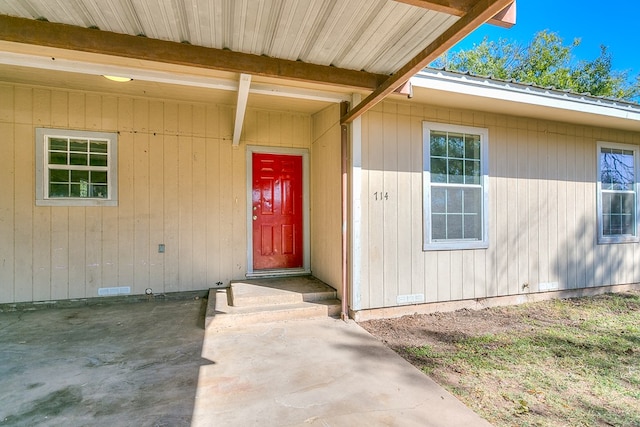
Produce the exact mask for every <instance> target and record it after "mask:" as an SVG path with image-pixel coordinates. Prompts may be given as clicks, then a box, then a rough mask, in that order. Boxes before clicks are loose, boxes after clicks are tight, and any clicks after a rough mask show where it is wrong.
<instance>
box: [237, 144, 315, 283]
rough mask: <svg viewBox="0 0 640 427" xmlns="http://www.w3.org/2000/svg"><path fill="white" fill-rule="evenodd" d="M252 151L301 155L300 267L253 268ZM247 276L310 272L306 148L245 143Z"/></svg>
mask: <svg viewBox="0 0 640 427" xmlns="http://www.w3.org/2000/svg"><path fill="white" fill-rule="evenodd" d="M253 153H266V154H285V155H291V156H302V192H303V194H302V240H303V243H302V245H303V246H302V248H303V249H302V250H303V253H302V263H303V264H302V268H284V269H274V270H255V271H254V270H253V210H252V206H253V197H252V192H253ZM246 160H247V167H246V169H247V190H246V193H247V274H246V276H247V277H264V276H287V275H297V274H311V253H310V251H311V241H310V238H311V227H310V224H309V218H310V215H309V200H310V197H309V189H310V185H309V150H308V149H306V148H287V147H268V146H261V145H260V146H259V145H247V159H246Z"/></svg>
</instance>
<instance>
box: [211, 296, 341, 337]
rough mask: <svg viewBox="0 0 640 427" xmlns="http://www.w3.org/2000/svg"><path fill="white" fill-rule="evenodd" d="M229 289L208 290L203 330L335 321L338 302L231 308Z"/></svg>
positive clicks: (338, 310) (329, 300) (324, 300)
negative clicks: (288, 321) (315, 320)
mask: <svg viewBox="0 0 640 427" xmlns="http://www.w3.org/2000/svg"><path fill="white" fill-rule="evenodd" d="M230 292H231V288H227V289H211V290H210V291H209V302H208V306H207V314H206V317H205V328H207V329H210V328H214V329H226V328H232V327H242V326H247V325H252V324H256V323H268V322H278V321H284V320H298V319H317V318H321V317H327V316H331V317H338V316H339V315H340V309H341V306H340V301H339V300H337V299H323V300H319V301H314V302H305V301H298V302H286V303H283V302H279V303H275V304H266V305H250V306H240V307H237V306H232V305H230V304H229V301H230V299H231V298H230V296H229V295H228V293H230Z"/></svg>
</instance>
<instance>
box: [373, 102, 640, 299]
mask: <svg viewBox="0 0 640 427" xmlns="http://www.w3.org/2000/svg"><path fill="white" fill-rule="evenodd" d="M394 103H395V104H396V105H389V104H394ZM407 116H408V117H409V120H408V121H407V120H406V118H407ZM424 120H427V121H436V122H442V123H453V122H455V123H456V124H462V125H466V126H485V127H487V128H488V129H489V247H488V248H487V249H480V250H469V251H423V250H422V232H423V231H422V199H423V188H422V154H421V150H422V143H423V142H422V131H421V129H420V126H421V122H422V121H424ZM363 123H366V124H367V125H366V132H363V145H362V147H363V151H362V158H363V169H362V176H363V180H362V184H363V186H364V187H366V188H367V191H366V192H365V190H364V189H363V201H364V200H367V204H365V203H364V202H363V214H362V224H363V230H366V232H363V240H362V243H363V251H362V257H363V259H362V277H363V280H362V286H363V290H362V295H363V296H365V295H366V298H363V301H362V302H363V307H364V308H378V307H383V306H389V305H397V302H396V303H395V304H394V301H393V300H394V297H395V298H397V296H398V295H405V294H408V293H412V294H424V295H425V301H426V302H438V301H451V300H458V299H474V298H486V297H492V296H504V295H516V294H525V293H531V292H541V291H544V288H547V289H548V288H549V287H550V286H551V287H554V285H555V283H557V287H558V289H573V288H583V287H588V286H600V285H613V284H627V283H634V282H638V281H639V280H640V267H637V265H639V264H640V245H639V244H620V245H615V244H613V245H598V244H597V243H596V205H595V180H596V178H597V177H596V171H595V168H596V141H598V140H604V141H611V142H627V143H635V144H638V141H640V134H637V133H631V132H620V131H612V130H607V129H599V128H590V127H586V126H583V127H580V126H575V125H570V124H563V123H555V122H545V121H538V120H534V119H527V118H519V117H509V116H499V115H493V114H486V113H482V112H469V111H464V110H449V109H446V108H434V107H430V106H428V105H425V106H411V107H410V108H405V105H404V103H402V102H396V101H385V102H384V104H383V105H382V106H378V107H377V108H376V109H374V111H371V112H369V113H367V114H366V115H365V116H364V119H363ZM405 127H407V128H410V129H411V136H410V138H411V147H407V146H405V145H404V140H405V139H406V138H407V137H406V131H405V129H404V128H405ZM394 133H395V135H397V136H394ZM407 150H410V151H411V159H409V160H408V161H409V167H407V159H406V158H405V157H403V156H404V155H405V154H406V151H407ZM380 153H383V156H382V157H381V156H380ZM407 170H409V171H410V175H411V176H410V177H407V176H406V173H407ZM381 184H383V185H384V187H385V190H387V189H389V188H397V191H398V199H397V201H395V200H394V203H395V207H394V209H391V208H390V207H389V206H390V205H388V204H384V205H385V206H384V208H383V209H382V212H381V210H380V209H378V203H376V202H375V201H374V199H373V198H372V197H374V194H375V191H377V189H378V188H379V187H380V185H381ZM407 185H408V186H410V188H411V190H410V191H409V192H407V193H404V192H403V188H404V187H405V186H407ZM389 195H390V198H391V193H389ZM365 206H366V209H364V207H365ZM409 206H410V207H409ZM408 224H411V226H410V228H407V227H408ZM381 229H382V231H381ZM407 230H410V233H411V239H412V240H411V242H412V243H411V245H410V248H411V249H410V254H409V255H407V250H406V245H404V244H403V243H402V242H404V240H405V237H404V236H406V235H407V233H408V232H409V231H407ZM407 256H409V257H410V258H411V263H410V265H407V263H406V262H405V258H407ZM407 269H410V270H411V272H410V273H409V272H408V271H406V270H407ZM409 274H410V276H409ZM381 275H382V276H381ZM365 277H366V279H365ZM394 277H395V280H394ZM407 277H410V278H411V283H412V286H411V288H410V290H409V288H407V287H405V283H404V282H405V280H407ZM540 284H545V287H544V288H541V286H540ZM394 290H395V292H396V294H394V293H393V292H394ZM367 304H368V305H367Z"/></svg>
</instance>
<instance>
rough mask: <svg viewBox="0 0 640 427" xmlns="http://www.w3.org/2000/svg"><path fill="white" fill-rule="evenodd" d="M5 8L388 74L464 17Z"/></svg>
mask: <svg viewBox="0 0 640 427" xmlns="http://www.w3.org/2000/svg"><path fill="white" fill-rule="evenodd" d="M0 14H3V15H10V16H15V17H22V18H29V19H40V20H47V21H49V22H56V23H64V24H69V25H74V26H78V27H84V28H99V29H100V30H105V31H109V32H115V33H120V34H128V35H142V36H146V37H148V38H153V39H160V40H167V41H173V42H180V43H188V44H191V45H196V46H203V47H210V48H217V49H227V50H231V51H234V52H242V53H247V54H253V55H260V56H267V57H272V58H278V59H287V60H293V61H301V62H304V63H311V64H319V65H331V66H335V67H338V68H344V69H351V70H364V71H367V72H371V73H377V74H387V75H388V74H393V73H394V72H396V71H397V70H398V69H399V68H400V67H402V66H403V65H404V64H405V63H406V62H407V61H408V60H409V59H411V58H413V57H414V56H415V55H416V54H417V53H418V52H420V51H421V50H422V49H423V48H424V47H425V46H427V45H429V44H430V43H431V42H433V41H434V40H435V39H436V38H437V37H438V36H440V35H442V33H443V32H444V31H445V30H447V29H448V28H449V27H450V26H451V25H453V23H455V22H456V21H457V20H458V19H460V18H459V17H458V16H454V15H451V14H447V13H443V12H436V11H433V10H428V9H425V8H421V7H415V6H410V5H408V4H404V3H399V2H396V1H392V0H332V1H317V0H242V1H241V0H165V1H155V0H3V1H1V2H0Z"/></svg>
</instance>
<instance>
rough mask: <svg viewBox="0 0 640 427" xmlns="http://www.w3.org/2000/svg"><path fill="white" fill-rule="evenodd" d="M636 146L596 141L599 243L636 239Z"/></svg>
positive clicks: (634, 240)
mask: <svg viewBox="0 0 640 427" xmlns="http://www.w3.org/2000/svg"><path fill="white" fill-rule="evenodd" d="M637 177H638V146H636V145H627V144H616V143H610V142H598V183H597V205H598V206H597V207H598V243H624V242H637V241H638V231H637V218H638V184H637V181H638V178H637Z"/></svg>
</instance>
